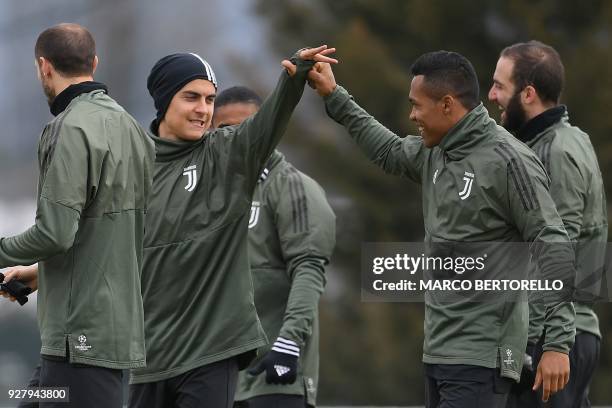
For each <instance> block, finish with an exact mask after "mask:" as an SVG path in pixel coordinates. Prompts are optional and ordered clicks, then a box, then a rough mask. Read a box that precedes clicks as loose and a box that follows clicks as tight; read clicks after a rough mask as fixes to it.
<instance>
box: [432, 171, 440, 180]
mask: <svg viewBox="0 0 612 408" xmlns="http://www.w3.org/2000/svg"><path fill="white" fill-rule="evenodd" d="M438 171H439V170H438V169H436V172H435V173H434V176H433V183H434V184H436V180H437V179H438Z"/></svg>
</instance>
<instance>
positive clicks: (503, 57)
mask: <svg viewBox="0 0 612 408" xmlns="http://www.w3.org/2000/svg"><path fill="white" fill-rule="evenodd" d="M564 71H565V70H564V67H563V63H562V62H561V58H560V56H559V54H558V53H557V51H556V50H555V49H554V48H552V47H550V46H548V45H546V44H543V43H541V42H539V41H529V42H526V43H518V44H514V45H511V46H509V47H507V48H505V49H504V50H503V51H502V52H501V54H500V57H499V60H498V61H497V67H496V69H495V73H494V74H493V85H492V86H491V89H490V90H489V100H490V101H492V102H494V103H496V104H497V105H499V107H500V109H501V110H502V113H501V124H502V125H503V126H504V127H505V128H506V129H507V130H509V131H510V132H512V133H513V134H514V135H515V136H516V137H517V138H518V139H519V140H521V141H522V142H524V143H526V144H527V145H528V146H529V147H531V148H532V149H533V150H534V152H535V153H536V154H537V155H538V157H539V158H540V160H541V161H542V163H543V164H544V166H545V167H546V170H547V172H548V175H549V176H550V178H551V185H550V195H551V197H552V199H553V200H554V202H555V204H556V206H557V211H558V212H559V216H560V217H561V219H562V220H563V223H564V225H565V229H566V230H567V232H568V234H569V237H570V240H571V241H572V242H574V243H575V250H576V255H575V256H576V265H577V272H578V277H577V286H578V287H579V288H581V287H583V289H584V286H585V285H584V283H586V286H587V291H586V292H587V293H584V292H585V291H583V295H582V298H581V299H579V300H578V301H577V302H575V304H574V305H575V309H576V342H575V344H574V346H573V348H572V350H571V351H570V354H569V357H570V367H571V372H572V375H571V376H570V380H569V383H568V384H567V386H566V387H565V388H564V389H563V391H561V392H559V393H557V394H556V395H554V396H553V397H552V399H551V404H552V407H559V408H561V407H568V408H570V407H573V408H581V407H590V402H589V398H588V393H589V383H590V381H591V378H592V377H593V372H594V370H595V368H596V366H597V361H598V359H599V348H600V341H601V333H600V331H599V321H598V319H597V315H596V314H595V312H594V311H593V309H592V307H591V306H590V303H591V302H592V301H593V300H594V298H593V297H591V298H590V299H589V298H585V297H584V296H585V295H588V293H590V294H591V295H594V294H595V293H594V292H593V291H592V290H591V289H592V288H588V287H590V286H592V285H593V284H595V285H597V284H598V283H599V282H601V276H600V273H601V271H602V270H603V267H604V263H605V260H604V256H603V254H604V250H605V244H606V241H607V236H608V220H607V208H606V198H605V191H604V186H603V180H602V177H601V171H600V169H599V165H598V163H597V155H596V154H595V151H594V149H593V146H592V145H591V141H590V139H589V136H588V135H587V134H586V133H584V132H583V131H582V130H580V129H579V128H577V127H575V126H572V125H570V123H569V116H568V113H567V108H566V107H565V106H564V105H560V104H559V100H560V97H561V92H562V90H563V83H564V77H565V75H564ZM593 278H595V279H593ZM581 282H582V283H581ZM594 289H595V292H597V289H598V288H597V287H595V288H594ZM529 312H530V315H529V340H528V348H527V349H528V355H529V357H530V358H534V361H535V362H536V363H537V361H538V359H539V355H540V354H541V338H542V335H543V325H542V321H543V320H544V311H543V310H542V308H541V307H538V306H537V305H533V304H530V308H529ZM532 382H533V374H532V373H530V372H529V370H527V371H525V370H524V378H523V379H522V381H521V386H517V387H516V389H514V390H513V393H512V394H511V398H510V400H511V401H510V404H509V405H511V406H516V407H537V406H541V405H542V404H541V403H540V401H539V398H538V397H537V394H536V393H534V392H532V391H531V385H532V384H531V383H532ZM521 390H523V392H521Z"/></svg>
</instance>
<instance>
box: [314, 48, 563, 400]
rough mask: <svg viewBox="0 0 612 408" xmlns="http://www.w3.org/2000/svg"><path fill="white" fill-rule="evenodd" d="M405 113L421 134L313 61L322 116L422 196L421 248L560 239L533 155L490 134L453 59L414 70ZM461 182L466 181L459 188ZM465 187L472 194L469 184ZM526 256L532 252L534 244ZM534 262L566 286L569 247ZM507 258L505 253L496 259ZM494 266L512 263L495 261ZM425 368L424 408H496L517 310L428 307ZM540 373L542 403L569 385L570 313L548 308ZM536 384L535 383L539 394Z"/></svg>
mask: <svg viewBox="0 0 612 408" xmlns="http://www.w3.org/2000/svg"><path fill="white" fill-rule="evenodd" d="M411 71H412V74H413V76H414V78H413V80H412V83H411V87H410V95H409V96H410V100H411V102H412V105H413V107H412V111H411V113H410V118H411V119H412V120H413V121H414V122H415V123H416V124H417V126H418V128H419V131H420V133H421V135H420V136H406V137H405V138H400V137H398V136H397V135H395V134H394V133H392V132H391V131H389V130H388V129H387V128H385V127H384V126H383V125H381V124H380V123H379V122H377V121H376V120H375V119H374V118H373V117H372V116H370V115H369V114H368V113H367V112H366V111H365V110H364V109H362V108H361V107H360V106H359V105H357V103H355V102H354V101H353V98H352V97H351V96H350V95H349V94H348V92H347V91H346V90H345V89H344V88H342V87H341V86H339V85H336V82H335V79H334V76H333V72H332V70H331V67H330V66H329V65H327V64H316V65H315V69H313V70H312V71H311V72H310V73H309V80H310V81H311V83H312V85H313V86H314V87H315V89H316V90H317V92H318V93H319V94H320V95H321V96H323V97H324V99H325V106H326V110H327V112H328V115H329V116H330V117H331V118H332V119H334V120H335V121H337V122H338V123H340V124H341V125H343V126H344V127H345V128H346V129H347V130H348V132H349V134H350V135H351V137H352V138H353V139H354V140H355V141H356V142H357V144H358V145H359V146H360V147H361V148H362V150H363V151H364V152H365V154H366V155H367V156H368V157H369V158H370V160H372V161H373V162H374V163H376V164H377V165H379V166H380V167H381V168H382V169H383V170H384V171H386V172H387V173H391V174H395V175H400V176H404V177H407V178H409V179H411V180H413V181H415V182H417V183H419V184H421V185H422V187H423V213H424V218H425V219H424V224H425V241H426V243H427V244H428V245H435V244H436V243H446V244H447V246H449V245H451V244H452V245H454V246H457V247H458V246H460V245H461V244H462V243H482V242H521V241H524V242H541V243H550V242H566V243H567V242H568V238H567V233H566V232H565V230H564V228H563V224H562V222H561V220H560V218H559V216H558V215H557V213H556V210H555V206H554V203H553V201H552V199H551V197H550V195H549V193H548V186H547V183H548V177H547V175H546V172H545V171H544V168H543V167H542V165H541V163H540V161H539V160H538V158H537V156H536V155H535V154H534V153H533V152H532V151H531V150H529V149H528V148H527V147H526V146H525V145H523V144H522V143H520V142H519V141H517V140H516V139H515V138H514V137H512V135H510V134H509V133H508V132H507V131H505V130H504V129H503V128H501V127H499V126H497V125H496V123H495V121H493V120H492V119H491V118H490V117H489V115H488V112H487V111H486V109H485V108H484V107H483V105H482V104H481V103H480V101H479V89H478V79H477V77H476V73H475V71H474V68H473V67H472V65H471V64H470V62H469V61H468V60H467V59H466V58H465V57H463V56H461V55H460V54H457V53H454V52H447V51H437V52H432V53H428V54H424V55H422V56H421V57H419V58H418V59H417V61H416V62H415V63H414V65H413V66H412V69H411ZM466 179H467V181H466ZM468 185H469V186H468ZM531 247H532V248H535V247H537V245H532V246H531ZM550 249H551V251H552V252H554V256H551V255H552V253H548V254H545V255H544V256H540V255H539V254H536V253H534V255H536V256H537V261H538V263H539V264H540V265H543V266H544V267H545V269H546V270H549V269H552V270H555V271H563V272H564V273H565V275H566V281H569V280H570V279H571V277H573V274H574V269H573V262H574V257H573V253H572V252H571V251H570V250H569V249H568V248H566V246H563V245H561V246H555V247H552V248H550ZM502 252H503V251H502ZM503 255H504V254H502V261H503V262H501V263H500V265H498V267H501V268H503V266H504V265H510V264H511V262H512V259H508V258H509V257H508V256H506V257H503ZM425 299H426V300H425V325H424V329H425V330H424V331H425V340H424V346H423V362H424V363H425V375H426V405H427V407H430V408H433V407H443V408H449V407H470V408H475V407H487V408H491V407H504V406H505V404H506V399H507V396H508V393H509V391H510V386H511V384H512V382H511V380H515V381H518V379H519V376H520V372H521V365H522V358H521V357H522V356H523V350H524V347H525V345H526V338H527V305H526V303H525V302H504V301H503V300H501V301H495V302H493V301H489V302H480V303H474V302H448V301H445V300H444V299H443V301H440V300H439V298H437V297H436V293H432V292H430V293H428V294H427V296H426V298H425ZM547 312H548V313H547V318H546V320H545V322H544V326H545V328H546V336H545V340H544V350H545V352H544V354H543V357H542V360H541V362H540V365H539V367H538V375H539V376H540V379H541V380H542V383H543V385H544V398H548V395H549V393H551V392H555V391H557V390H558V389H560V388H562V387H563V385H564V384H565V383H567V377H568V375H569V362H568V358H567V353H568V351H569V349H570V348H571V346H572V344H573V341H574V330H573V324H574V309H573V307H572V304H571V303H570V302H568V301H566V300H565V299H563V298H560V299H559V298H557V299H554V301H549V302H548V303H547ZM538 386H539V385H538Z"/></svg>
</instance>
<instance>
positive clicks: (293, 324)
mask: <svg viewBox="0 0 612 408" xmlns="http://www.w3.org/2000/svg"><path fill="white" fill-rule="evenodd" d="M260 106H261V98H260V97H259V96H258V95H257V94H256V93H255V92H254V91H252V90H251V89H249V88H246V87H240V86H237V87H232V88H229V89H226V90H225V91H223V92H221V93H220V94H219V95H218V96H217V99H216V101H215V112H214V116H213V127H215V128H223V127H226V126H235V125H239V124H240V123H242V122H243V121H244V120H246V119H247V118H248V117H250V116H251V115H253V114H255V113H256V112H257V111H258V110H259V108H260ZM335 218H336V217H335V215H334V212H333V211H332V209H331V207H330V206H329V204H328V203H327V200H326V198H325V192H324V191H323V189H322V188H321V187H320V186H319V185H318V184H317V182H316V181H314V180H313V179H311V178H310V177H308V176H307V175H305V174H304V173H302V172H300V171H298V170H297V169H296V168H295V167H293V165H291V164H290V163H288V162H287V161H286V160H285V158H284V156H283V155H282V154H281V153H280V152H279V151H278V150H275V151H274V153H272V156H271V157H270V158H269V159H268V161H267V164H266V167H265V168H264V170H263V172H262V173H261V175H260V176H259V180H258V181H257V186H256V187H255V192H254V193H253V201H252V204H251V216H250V219H249V261H250V264H251V272H252V274H253V286H254V289H255V306H256V307H257V313H258V315H259V317H260V319H261V322H262V326H263V328H264V331H265V332H266V335H267V337H268V339H269V340H270V342H272V343H273V344H271V345H269V346H266V347H265V348H263V349H261V350H260V351H259V354H260V356H259V357H258V359H257V360H255V362H254V363H253V364H252V365H251V368H250V369H249V370H248V371H247V372H242V373H241V374H240V376H239V379H238V389H237V392H236V401H237V403H236V407H242V408H268V407H284V408H294V407H295V408H304V407H307V406H310V407H314V406H315V405H316V396H317V386H318V379H319V316H318V304H319V298H320V296H321V294H322V293H323V288H324V287H325V265H326V264H327V263H329V258H330V257H331V254H332V252H333V249H334V244H335V225H336V223H335ZM264 371H265V376H264V375H263V374H262V373H263V372H264Z"/></svg>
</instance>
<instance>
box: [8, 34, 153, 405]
mask: <svg viewBox="0 0 612 408" xmlns="http://www.w3.org/2000/svg"><path fill="white" fill-rule="evenodd" d="M35 56H36V63H37V68H38V76H39V78H40V80H41V82H42V86H43V90H44V92H45V94H46V96H47V98H48V101H49V106H50V108H51V113H52V114H53V115H54V116H55V118H54V119H53V120H51V122H49V124H47V126H46V127H45V129H44V130H43V132H42V135H41V137H40V141H39V144H38V162H39V169H40V177H39V184H38V206H37V212H36V222H35V225H34V226H32V227H31V228H30V229H28V230H27V231H26V232H24V233H23V234H21V235H17V236H14V237H6V238H2V239H1V240H0V268H5V267H9V266H14V265H31V264H34V263H36V262H38V266H36V265H34V266H31V267H20V268H14V269H12V270H11V271H9V272H8V273H7V274H6V279H7V280H11V279H18V280H21V281H23V282H25V283H26V284H28V285H30V286H31V287H32V288H33V289H36V288H38V323H39V328H40V334H41V341H42V348H41V357H42V358H41V365H40V367H39V369H38V370H37V372H36V373H35V376H34V378H33V380H32V383H31V384H32V385H36V386H40V387H42V388H46V387H69V399H70V404H69V405H66V404H64V403H59V405H58V406H62V407H63V406H73V407H121V406H122V404H123V401H122V397H123V392H122V371H121V370H122V369H127V368H136V367H143V366H144V365H145V350H144V328H143V308H142V298H141V292H140V272H141V267H142V257H143V238H144V217H145V212H146V210H147V202H148V198H149V195H150V191H151V181H152V176H153V161H154V147H153V143H152V142H151V140H150V138H149V137H148V136H147V134H146V132H145V131H144V130H143V129H142V128H141V127H140V126H139V125H138V124H137V122H136V121H135V120H134V119H133V118H132V117H131V116H130V115H129V114H128V113H127V112H126V111H125V110H124V109H123V108H122V107H121V106H119V105H118V104H117V103H116V102H115V101H114V100H113V99H112V98H110V97H109V96H108V95H107V89H106V86H105V85H104V84H101V83H98V82H93V73H94V71H95V69H96V65H97V62H98V59H97V57H96V51H95V43H94V40H93V37H92V36H91V34H90V33H89V32H88V31H87V30H86V29H85V28H83V27H81V26H79V25H76V24H60V25H57V26H54V27H51V28H49V29H47V30H45V31H43V32H42V33H41V34H40V36H39V37H38V40H37V41H36V48H35ZM49 404H52V403H49ZM45 406H55V405H45Z"/></svg>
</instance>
